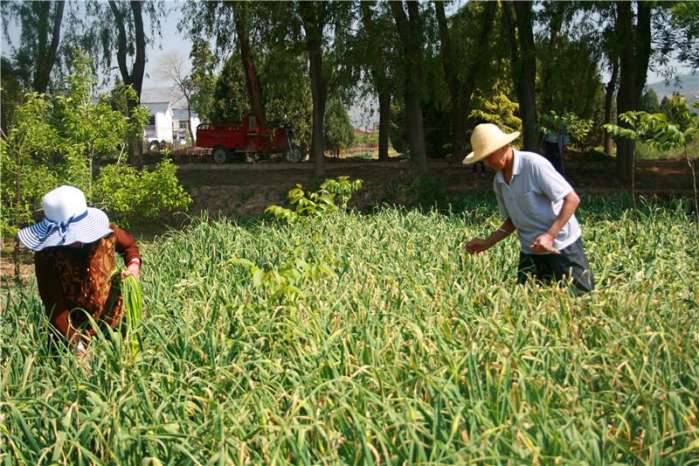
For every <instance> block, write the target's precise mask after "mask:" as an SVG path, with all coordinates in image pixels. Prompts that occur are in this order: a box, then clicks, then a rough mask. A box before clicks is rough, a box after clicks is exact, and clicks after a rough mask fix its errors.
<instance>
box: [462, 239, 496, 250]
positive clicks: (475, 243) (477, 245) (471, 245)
mask: <svg viewBox="0 0 699 466" xmlns="http://www.w3.org/2000/svg"><path fill="white" fill-rule="evenodd" d="M490 246H491V244H490V242H489V241H488V240H485V239H482V238H476V239H472V240H471V241H469V242H468V243H466V251H468V253H469V254H478V253H479V252H483V251H485V250H486V249H488V248H490Z"/></svg>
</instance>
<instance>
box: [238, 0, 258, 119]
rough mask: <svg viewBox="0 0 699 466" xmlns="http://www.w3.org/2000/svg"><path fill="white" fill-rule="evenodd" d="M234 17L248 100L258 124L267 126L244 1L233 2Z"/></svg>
mask: <svg viewBox="0 0 699 466" xmlns="http://www.w3.org/2000/svg"><path fill="white" fill-rule="evenodd" d="M232 5H233V19H234V21H235V31H236V34H237V35H238V45H239V46H240V57H241V61H242V65H243V73H245V88H246V90H247V93H248V102H249V104H250V109H251V110H252V113H253V115H255V118H256V119H257V123H258V125H260V126H262V127H265V126H267V118H266V117H265V111H264V108H263V106H262V91H261V90H260V81H259V80H258V79H257V70H256V68H255V61H254V59H253V56H252V51H251V49H250V35H249V33H248V21H247V11H246V6H245V5H244V4H242V3H238V2H233V3H232Z"/></svg>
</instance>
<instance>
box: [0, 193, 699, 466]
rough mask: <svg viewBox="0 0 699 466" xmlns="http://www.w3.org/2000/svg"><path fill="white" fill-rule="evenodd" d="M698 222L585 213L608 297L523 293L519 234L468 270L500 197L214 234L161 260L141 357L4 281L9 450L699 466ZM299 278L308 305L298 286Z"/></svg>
mask: <svg viewBox="0 0 699 466" xmlns="http://www.w3.org/2000/svg"><path fill="white" fill-rule="evenodd" d="M686 210H687V205H686V204H684V203H681V202H672V203H667V204H663V205H652V204H650V205H648V206H643V207H642V208H640V209H637V210H634V209H631V207H630V202H629V199H628V198H627V197H622V196H598V195H592V194H591V195H589V196H586V197H585V199H584V200H583V203H582V204H581V206H580V209H579V211H578V212H577V214H578V217H579V219H580V220H581V222H582V224H583V234H584V236H585V247H586V252H587V255H588V258H589V260H590V264H591V265H592V269H593V272H594V275H595V278H596V281H597V285H598V289H597V291H595V292H594V293H590V294H588V295H586V296H583V297H580V298H574V297H572V296H570V295H569V294H568V293H567V292H566V290H565V289H563V288H559V287H556V286H547V287H542V286H538V285H536V284H533V283H531V284H527V285H524V286H518V285H516V283H515V281H516V278H515V269H516V266H517V257H518V256H517V255H518V252H519V244H518V241H517V239H516V238H512V237H511V238H509V239H507V240H506V241H503V242H502V243H501V244H499V245H498V246H497V247H496V248H495V249H493V250H491V251H489V252H488V253H486V254H482V255H479V256H476V257H473V256H467V255H465V254H464V251H463V249H462V247H461V246H462V244H463V242H464V240H466V239H469V238H472V237H476V236H482V235H483V234H484V233H486V232H489V231H492V230H493V229H494V228H497V225H499V224H500V222H501V220H500V219H499V218H498V215H497V209H496V206H495V202H494V199H493V196H492V194H490V195H487V196H479V195H474V194H471V195H469V196H467V197H465V198H464V210H463V212H460V213H454V214H452V215H442V214H440V213H438V212H435V211H431V212H426V213H423V212H419V211H415V210H406V209H403V208H401V209H392V208H384V209H380V210H378V211H377V212H375V213H373V214H360V213H352V212H350V213H348V214H340V215H333V216H330V217H327V218H322V219H319V220H318V221H314V222H298V223H296V224H294V225H291V226H287V225H279V224H276V223H269V222H249V223H242V224H239V223H231V222H230V221H227V220H226V219H223V220H220V221H210V220H202V221H199V222H196V223H195V224H194V225H192V226H191V227H188V228H186V229H185V230H183V231H171V232H169V233H168V234H166V235H165V236H163V237H158V238H156V239H155V240H154V241H153V242H152V243H145V244H143V245H142V252H143V258H144V264H146V266H145V267H144V269H143V272H142V275H141V283H142V286H143V297H144V300H145V302H144V318H143V320H142V325H141V336H142V342H143V349H142V351H141V353H140V357H139V358H138V359H137V360H136V361H133V360H131V359H130V358H128V357H126V356H127V355H128V346H126V345H123V346H120V345H118V340H117V339H118V335H119V334H118V333H117V334H116V335H115V337H114V338H112V339H111V340H108V339H102V338H96V339H95V340H93V342H92V343H91V345H90V347H89V358H87V359H86V360H83V361H77V360H76V359H75V357H74V356H73V355H72V354H71V353H70V352H69V351H63V350H58V351H56V350H52V349H51V346H50V345H49V339H48V338H47V335H48V332H49V329H48V326H47V322H46V315H45V314H46V313H45V310H44V309H43V307H42V305H41V301H40V300H39V297H38V294H37V290H36V287H35V285H34V284H33V283H32V284H31V285H30V286H29V287H27V288H23V289H18V288H7V287H4V288H3V289H2V291H1V292H0V300H1V301H2V305H3V313H2V319H3V320H2V325H0V354H2V369H3V370H2V373H1V375H0V377H1V378H0V380H1V383H0V400H2V402H1V405H0V417H2V421H0V438H1V439H2V441H3V444H2V447H1V449H0V455H4V457H3V459H4V460H5V463H7V464H18V465H24V464H27V465H34V464H42V463H51V464H58V465H80V464H83V465H87V464H123V465H139V464H144V463H146V462H148V461H151V462H150V464H158V463H160V464H164V465H179V464H201V465H205V464H218V463H223V464H238V463H240V464H245V463H249V464H280V465H281V464H330V465H336V464H349V465H354V464H378V463H380V464H382V465H388V464H488V465H490V464H493V465H507V464H515V465H530V464H541V465H549V464H551V465H554V464H561V465H583V464H589V465H603V464H607V465H612V464H632V465H637V464H644V465H645V464H648V465H663V464H677V465H690V464H692V463H693V462H695V459H696V457H697V452H698V450H697V445H698V444H699V431H697V425H696V422H697V421H696V420H697V419H699V403H698V401H697V396H696V394H697V393H698V392H699V365H697V361H696V355H697V354H699V321H698V320H697V318H696V316H697V312H699V308H698V306H697V303H698V302H699V294H698V291H697V287H696V286H695V284H696V283H698V282H699V262H697V260H696V258H697V255H696V244H697V242H698V241H699V237H698V236H697V235H696V233H693V232H691V228H690V227H691V225H692V219H691V218H689V217H688V216H687V214H686ZM688 232H689V233H690V234H688ZM232 257H234V258H236V259H242V260H245V261H249V262H248V264H251V265H253V266H254V268H253V267H246V266H245V265H242V264H241V265H237V264H236V263H235V259H233V260H231V258H232ZM301 261H304V262H305V263H306V264H307V265H303V262H301ZM299 262H301V263H300V264H299ZM678 265H679V266H678ZM321 267H325V268H326V269H327V271H328V272H329V273H323V272H320V271H318V272H316V270H318V269H320V268H321ZM255 268H256V269H257V270H261V271H262V274H263V275H262V277H260V276H259V273H258V279H257V280H255V278H254V273H251V270H252V271H254V270H256V269H255ZM314 268H315V270H313V269H314ZM286 269H294V271H293V272H284V271H285V270H286ZM274 272H276V274H275V273H274ZM265 273H266V274H267V277H269V278H268V280H269V281H266V280H265V279H264V274H265ZM275 275H279V277H277V276H275ZM283 275H288V278H287V277H284V278H282V276H283ZM289 285H290V286H293V287H295V288H296V289H297V290H299V291H300V293H298V294H296V292H295V291H290V292H289V293H286V292H284V291H281V292H280V291H279V290H282V289H283V288H284V287H285V286H289ZM641 433H643V435H642V436H641ZM146 457H147V458H148V459H146V460H145V461H144V458H146ZM156 459H157V462H156Z"/></svg>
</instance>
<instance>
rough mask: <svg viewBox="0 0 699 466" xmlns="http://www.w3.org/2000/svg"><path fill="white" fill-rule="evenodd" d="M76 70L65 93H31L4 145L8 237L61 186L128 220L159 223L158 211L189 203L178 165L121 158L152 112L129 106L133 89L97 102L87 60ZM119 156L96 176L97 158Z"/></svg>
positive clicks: (3, 217)
mask: <svg viewBox="0 0 699 466" xmlns="http://www.w3.org/2000/svg"><path fill="white" fill-rule="evenodd" d="M74 68H75V72H74V74H72V75H71V76H70V77H69V80H68V83H67V86H66V93H65V95H57V96H54V97H50V96H46V95H41V94H36V93H31V94H27V95H26V96H25V99H24V103H23V104H22V105H20V106H19V107H17V109H16V111H15V121H14V125H13V127H12V128H11V129H10V131H9V134H8V135H7V138H6V139H2V141H1V142H0V144H1V145H0V157H1V158H2V168H3V183H2V186H1V187H0V195H1V198H2V205H3V209H2V212H1V213H0V227H1V229H2V232H1V233H2V235H4V236H11V235H14V234H15V233H16V231H17V229H18V228H19V227H20V226H22V225H26V224H28V223H31V222H33V221H34V220H35V209H36V208H37V206H38V204H39V202H40V200H41V197H42V196H43V195H44V194H45V193H46V192H48V191H50V190H51V189H53V188H56V187H57V186H59V185H61V184H70V185H73V186H76V187H78V188H80V189H82V190H83V191H84V192H85V194H86V197H87V199H88V202H89V203H91V204H95V205H98V206H99V207H102V208H103V209H105V210H106V211H107V213H108V214H109V215H110V216H111V217H112V219H113V220H115V221H119V222H123V223H125V224H129V223H133V222H134V221H137V220H139V218H140V220H153V219H154V218H157V216H158V213H159V212H169V211H172V210H174V209H180V208H184V207H186V206H187V205H189V203H190V202H191V200H190V199H189V197H188V196H187V195H186V193H184V191H183V190H182V187H181V186H180V185H179V183H178V181H177V178H176V176H175V167H174V166H173V165H171V164H168V163H164V164H161V165H159V166H158V167H157V169H155V170H152V171H139V170H136V169H135V168H133V167H129V166H126V165H125V164H123V163H120V161H122V160H123V159H124V158H125V154H126V150H127V144H128V140H129V138H130V137H132V136H133V135H136V134H141V133H142V131H143V125H144V123H145V121H146V119H147V115H148V111H147V109H145V108H143V107H138V106H133V105H129V102H130V101H131V102H133V100H134V99H135V93H134V91H133V89H131V88H123V87H122V88H118V89H116V90H115V91H114V92H113V93H112V94H111V95H110V96H100V97H99V98H97V99H96V100H95V99H94V98H93V87H94V79H93V77H92V74H91V71H90V66H89V63H88V62H87V60H85V59H84V58H79V59H77V60H76V61H75V63H74ZM113 161H117V163H116V164H115V165H113V166H111V165H109V166H107V167H105V168H103V169H102V171H101V174H100V177H99V178H97V179H96V180H95V173H96V164H95V162H100V163H102V164H104V163H107V162H113ZM93 182H94V183H93Z"/></svg>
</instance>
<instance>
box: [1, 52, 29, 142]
mask: <svg viewBox="0 0 699 466" xmlns="http://www.w3.org/2000/svg"><path fill="white" fill-rule="evenodd" d="M0 67H1V68H0V79H1V80H2V81H1V82H0V102H2V105H0V129H1V130H2V134H3V137H5V135H6V134H7V133H8V132H9V128H11V127H12V126H13V124H14V113H15V109H16V108H17V106H18V105H20V104H21V103H22V99H23V97H24V92H25V91H24V87H23V86H22V84H21V82H20V79H19V78H20V77H19V74H18V72H17V71H16V70H15V69H14V68H13V67H12V63H10V61H9V60H8V59H7V58H5V57H1V58H0Z"/></svg>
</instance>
